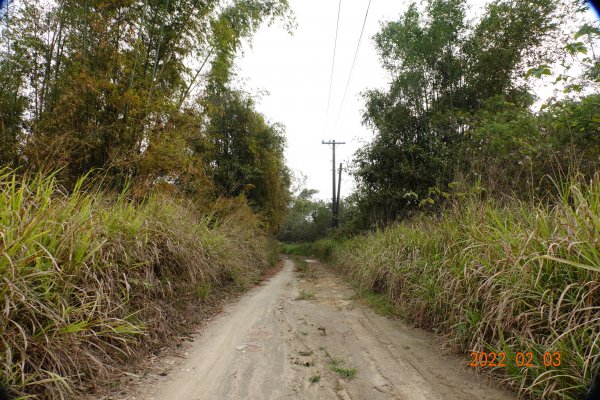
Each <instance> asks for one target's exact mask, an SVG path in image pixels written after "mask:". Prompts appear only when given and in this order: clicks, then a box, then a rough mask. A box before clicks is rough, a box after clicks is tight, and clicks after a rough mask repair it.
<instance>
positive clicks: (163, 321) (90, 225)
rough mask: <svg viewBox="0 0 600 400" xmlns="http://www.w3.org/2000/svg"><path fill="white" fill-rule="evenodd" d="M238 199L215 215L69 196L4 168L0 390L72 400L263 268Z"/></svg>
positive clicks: (157, 198)
mask: <svg viewBox="0 0 600 400" xmlns="http://www.w3.org/2000/svg"><path fill="white" fill-rule="evenodd" d="M260 225H261V221H260V219H259V218H258V217H257V216H256V215H254V214H253V213H252V212H251V210H250V209H249V207H248V206H247V205H246V204H245V202H244V201H242V200H239V199H223V200H219V201H217V202H216V203H214V204H213V206H212V209H209V210H198V209H195V208H194V207H193V206H192V205H191V204H190V203H187V202H184V201H179V200H176V199H173V198H171V197H167V196H163V195H158V194H157V195H149V196H148V197H147V198H146V199H145V200H144V201H141V202H140V201H138V202H132V201H129V200H128V199H127V196H126V194H122V195H120V196H116V197H115V196H110V195H107V194H103V193H102V192H86V191H84V190H82V183H81V182H80V184H78V185H77V187H76V188H75V190H74V191H73V192H72V193H65V192H63V191H62V189H61V188H60V186H59V185H58V184H57V183H56V180H55V179H54V178H53V177H52V176H50V177H46V178H42V177H39V176H38V177H29V178H18V177H17V175H16V174H14V173H13V172H10V171H7V170H0V254H1V256H0V301H1V303H2V309H3V312H2V313H1V314H0V366H1V373H0V382H5V383H7V384H8V385H9V386H10V387H11V390H13V391H14V393H13V394H15V395H17V396H30V397H28V398H37V399H57V398H69V397H72V398H77V393H75V392H74V389H73V388H74V387H77V388H84V389H85V388H87V387H92V386H93V385H95V384H96V383H97V382H101V381H102V380H106V378H107V377H108V376H110V374H111V372H114V371H115V369H116V368H118V364H119V363H121V362H123V363H124V362H126V361H127V360H128V359H130V358H131V357H134V356H136V355H140V354H143V353H144V351H145V350H150V349H153V348H156V347H158V346H164V343H168V342H169V341H172V340H173V338H174V337H176V336H177V335H176V334H175V333H176V332H177V331H178V330H179V329H180V328H181V326H182V325H183V324H185V323H190V315H193V314H194V313H191V312H190V311H193V310H195V309H196V308H195V307H199V306H200V305H201V304H203V302H199V301H198V299H202V300H205V299H207V298H214V297H215V296H217V295H218V294H219V293H223V292H224V291H226V290H232V289H236V290H237V289H240V288H244V287H246V286H248V285H250V284H251V282H252V280H253V279H254V277H256V276H258V275H260V274H261V273H262V272H263V271H264V269H265V268H266V266H267V261H266V260H267V242H266V239H265V237H264V234H263V233H262V230H261V228H260Z"/></svg>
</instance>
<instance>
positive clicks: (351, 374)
mask: <svg viewBox="0 0 600 400" xmlns="http://www.w3.org/2000/svg"><path fill="white" fill-rule="evenodd" d="M324 352H325V357H327V358H328V359H329V368H330V369H331V370H332V371H333V372H335V373H336V374H338V375H339V376H340V377H341V378H344V379H347V380H352V379H354V378H355V377H356V372H357V371H356V368H346V367H344V361H343V360H340V359H337V358H333V357H332V356H331V354H329V352H328V351H327V350H324Z"/></svg>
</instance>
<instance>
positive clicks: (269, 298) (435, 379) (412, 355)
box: [111, 260, 516, 400]
mask: <svg viewBox="0 0 600 400" xmlns="http://www.w3.org/2000/svg"><path fill="white" fill-rule="evenodd" d="M312 269H313V270H315V271H316V273H314V274H313V276H312V277H306V276H305V275H303V274H299V273H298V272H297V271H295V270H294V264H293V262H292V261H291V260H286V261H285V265H284V268H283V270H282V271H281V272H280V273H279V274H277V275H276V276H274V277H273V278H272V279H271V280H270V281H268V282H266V283H265V284H264V285H262V286H259V287H257V288H255V289H253V290H252V291H250V292H249V293H248V294H246V295H245V296H243V297H242V298H241V299H240V300H239V301H237V302H236V303H235V304H232V305H231V306H229V307H228V308H227V309H226V311H225V313H223V314H222V315H220V316H218V317H217V318H215V319H214V320H213V321H211V322H210V323H209V324H208V325H207V326H206V327H205V328H204V329H203V330H202V332H201V333H199V334H198V336H197V337H195V340H194V342H192V343H191V344H190V345H189V346H188V347H187V348H185V349H181V351H180V353H179V354H177V355H173V356H171V357H165V358H164V359H163V360H161V362H160V363H159V365H160V366H159V370H160V371H157V373H152V374H148V375H147V376H146V377H145V378H142V379H139V380H137V379H136V380H134V381H133V382H132V385H131V386H130V387H129V388H128V389H127V390H126V391H125V392H120V394H119V395H118V396H111V398H112V399H152V400H173V399H177V400H200V399H211V400H212V399H214V400H223V399H257V400H258V399H261V400H262V399H342V400H348V399H356V400H358V399H360V400H364V399H402V400H434V399H439V400H442V399H443V400H473V399H495V400H509V399H516V395H515V394H513V393H510V392H506V391H504V390H501V389H498V388H496V387H494V386H489V385H488V382H486V380H485V378H481V377H478V376H477V375H476V374H475V373H474V372H473V371H469V370H467V367H466V366H465V362H466V360H465V359H463V358H460V357H455V356H451V355H446V354H444V353H443V351H441V349H440V348H439V346H438V345H437V343H436V342H435V340H434V339H433V338H432V336H431V335H430V334H428V333H426V332H424V331H422V330H419V329H413V328H410V327H408V326H406V325H404V324H402V323H401V322H400V321H392V320H390V319H387V318H385V317H383V316H380V315H377V314H375V313H374V312H373V311H372V310H370V309H368V308H367V307H365V306H364V305H362V304H359V303H357V302H356V300H354V292H353V290H352V289H350V288H349V287H348V286H347V285H346V284H344V283H342V282H341V281H340V280H339V278H337V277H335V276H333V275H332V274H330V273H328V272H327V271H325V270H323V269H321V268H312Z"/></svg>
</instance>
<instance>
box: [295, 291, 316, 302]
mask: <svg viewBox="0 0 600 400" xmlns="http://www.w3.org/2000/svg"><path fill="white" fill-rule="evenodd" d="M314 298H315V294H314V293H313V292H307V291H304V290H303V291H301V292H300V294H299V295H298V297H296V300H313V299H314Z"/></svg>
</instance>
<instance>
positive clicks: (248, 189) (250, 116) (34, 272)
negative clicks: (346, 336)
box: [0, 0, 293, 399]
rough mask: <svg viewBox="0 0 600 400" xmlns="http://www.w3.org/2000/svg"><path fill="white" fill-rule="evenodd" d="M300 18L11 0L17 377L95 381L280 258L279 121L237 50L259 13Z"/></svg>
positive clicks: (6, 259)
mask: <svg viewBox="0 0 600 400" xmlns="http://www.w3.org/2000/svg"><path fill="white" fill-rule="evenodd" d="M5 6H6V7H5ZM292 20H293V17H292V16H291V14H290V10H289V6H288V4H287V1H285V0H281V1H279V0H276V1H262V0H236V1H223V0H208V1H203V2H198V1H195V0H168V1H162V0H148V1H146V0H144V1H117V2H115V1H109V0H89V1H78V0H77V1H75V0H60V1H58V0H57V1H54V0H50V1H43V2H40V1H37V0H17V1H10V2H4V5H3V7H2V10H0V32H1V35H0V303H2V312H0V386H1V387H4V386H7V387H8V388H9V391H10V392H11V395H17V396H23V398H32V399H36V398H37V399H72V398H81V396H82V393H86V392H93V391H94V390H95V389H96V388H97V387H98V386H102V385H103V384H105V382H111V381H112V379H109V377H111V376H113V377H114V375H111V374H113V373H115V372H117V371H120V370H126V369H127V368H130V367H131V365H129V364H128V362H131V361H135V360H136V359H138V358H141V357H143V356H144V355H147V354H149V352H151V351H152V352H155V351H157V350H158V349H160V348H164V347H165V345H166V344H167V345H168V344H169V343H170V342H172V341H173V340H174V339H176V338H177V337H178V336H180V335H181V333H182V331H185V327H186V326H188V325H189V324H191V323H193V322H197V319H198V318H201V317H202V315H206V313H207V312H208V310H209V309H210V308H211V306H214V305H216V304H217V302H218V300H219V299H221V298H224V297H225V296H227V295H228V294H230V293H234V292H237V291H239V290H242V289H244V288H246V287H248V286H249V285H251V284H253V283H256V282H258V281H260V279H261V276H262V275H263V272H265V270H266V268H267V266H268V265H269V264H271V263H273V262H274V261H275V260H276V259H277V256H278V255H277V254H276V253H274V252H272V251H271V250H272V249H274V246H271V245H270V239H269V237H270V236H272V235H273V234H274V233H275V232H278V231H279V229H280V227H281V225H282V223H283V220H284V218H285V215H286V213H287V204H288V199H289V193H288V192H289V190H288V187H289V181H290V179H289V173H288V170H287V168H286V166H285V164H284V158H283V152H284V147H285V140H284V129H283V127H282V126H281V125H280V124H278V123H274V122H270V121H269V120H268V119H267V117H265V116H264V115H262V114H260V113H259V112H258V111H256V108H255V96H254V95H253V94H252V93H247V92H245V91H244V90H243V89H242V88H240V87H238V86H237V85H236V83H235V82H236V79H235V78H236V70H235V58H236V56H237V55H238V54H239V51H240V49H241V48H242V47H243V46H244V44H245V43H247V42H248V41H249V40H250V39H251V38H252V36H253V35H254V33H255V32H256V30H257V29H258V28H259V27H260V26H262V24H263V23H272V22H275V21H280V22H283V23H284V24H286V25H288V26H291V24H292V22H293V21H292ZM192 311H193V312H192Z"/></svg>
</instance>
